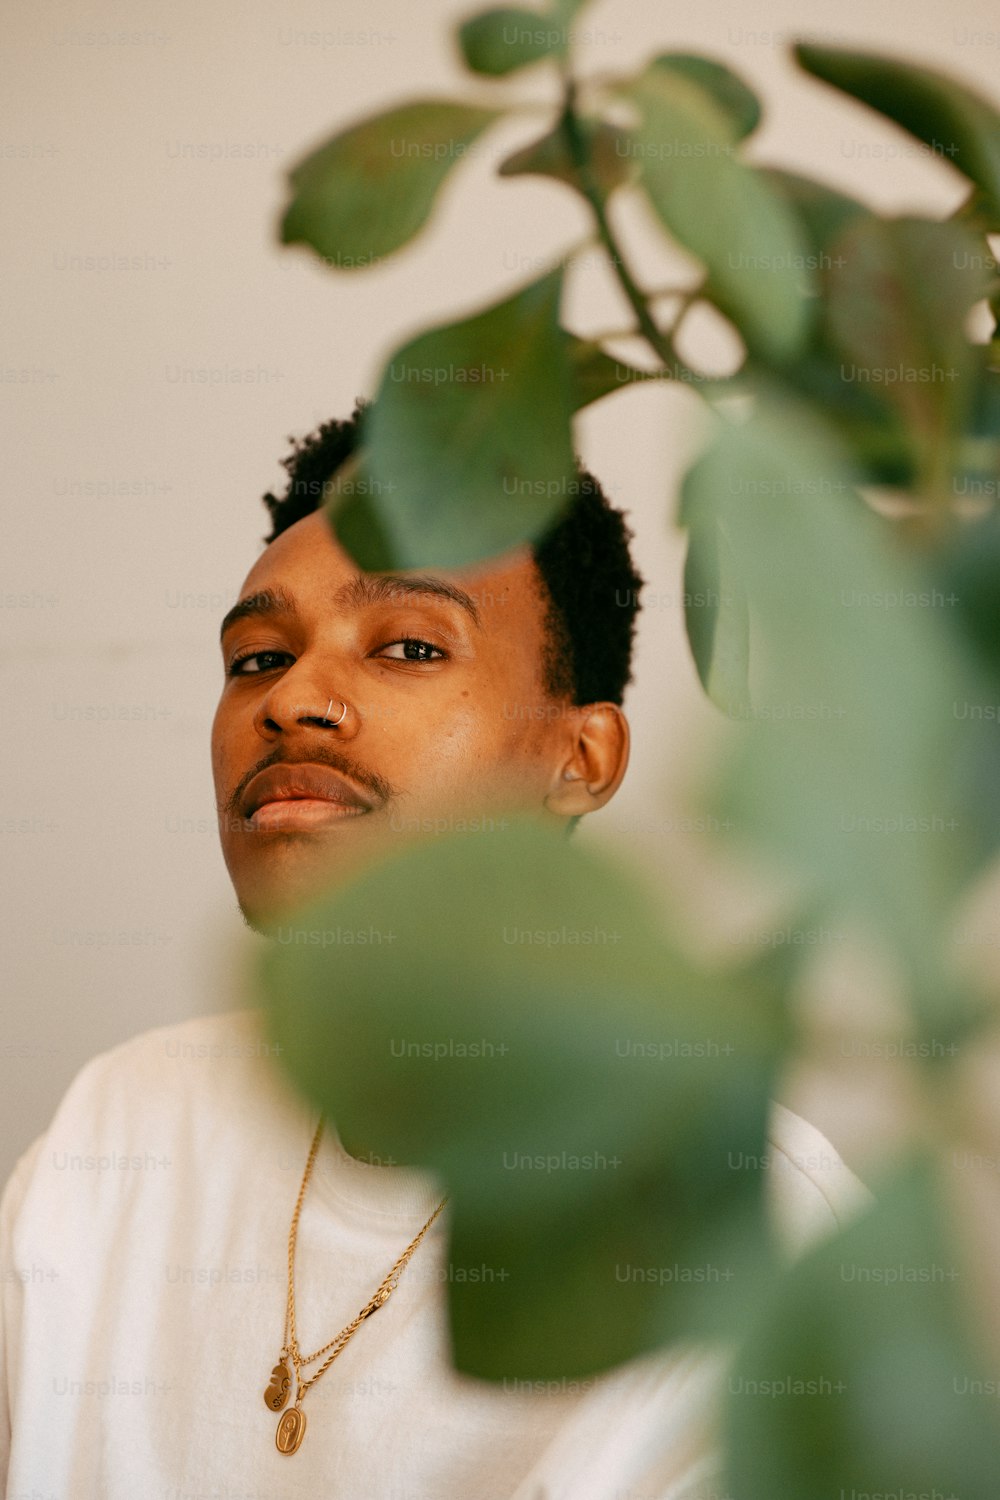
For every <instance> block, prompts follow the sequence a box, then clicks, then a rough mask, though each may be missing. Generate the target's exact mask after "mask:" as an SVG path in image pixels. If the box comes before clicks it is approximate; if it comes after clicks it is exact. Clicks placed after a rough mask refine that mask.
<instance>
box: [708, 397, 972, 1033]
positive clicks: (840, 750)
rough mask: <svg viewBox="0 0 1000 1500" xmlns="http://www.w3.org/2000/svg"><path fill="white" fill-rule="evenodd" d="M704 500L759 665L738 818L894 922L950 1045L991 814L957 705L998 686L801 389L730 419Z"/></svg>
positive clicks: (843, 898) (834, 895)
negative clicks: (984, 812)
mask: <svg viewBox="0 0 1000 1500" xmlns="http://www.w3.org/2000/svg"><path fill="white" fill-rule="evenodd" d="M684 506H685V512H686V513H687V514H696V513H698V511H700V512H701V513H702V514H703V515H706V516H707V515H710V514H712V513H713V510H717V512H718V514H719V515H720V517H721V519H722V520H723V521H724V523H725V527H726V531H727V534H728V536H729V540H730V543H731V545H732V548H733V551H734V552H735V554H736V556H737V558H738V559H739V566H740V571H741V574H742V576H743V578H744V580H745V583H746V590H747V597H748V599H749V606H750V618H751V621H752V640H751V650H752V652H753V658H754V660H755V662H756V663H757V669H756V670H755V673H754V678H753V683H752V701H753V707H752V710H751V711H750V713H749V715H748V723H747V732H746V734H745V735H744V736H743V737H742V739H741V742H740V744H739V747H738V754H737V755H736V756H735V758H734V760H733V763H732V765H731V766H730V768H729V771H728V772H727V776H726V780H725V790H724V793H723V794H722V795H721V796H720V802H719V811H720V814H721V815H723V816H729V817H731V818H733V819H734V821H735V822H736V824H737V826H738V827H739V828H740V829H741V831H742V834H743V836H744V837H746V838H749V839H750V840H752V841H753V842H754V843H755V844H756V845H757V847H758V848H760V849H762V850H767V851H770V852H771V853H773V854H776V855H778V856H780V857H781V858H782V859H783V860H784V862H785V863H786V864H788V865H790V866H791V867H792V868H793V869H795V870H796V871H797V872H798V875H799V878H800V879H803V880H806V881H807V882H809V887H810V889H812V890H813V892H814V893H815V894H816V895H817V896H822V899H823V900H824V902H826V903H832V904H833V905H834V906H835V907H837V908H839V909H840V910H841V911H850V912H854V913H855V914H856V915H859V916H860V917H861V918H862V920H863V921H865V922H866V923H873V924H874V925H875V927H876V930H877V931H878V932H879V933H880V934H881V935H882V937H883V939H884V940H885V941H887V942H889V943H890V944H892V945H893V948H894V950H895V954H896V958H897V960H898V962H899V963H900V964H901V966H902V967H903V969H904V971H905V973H906V976H907V980H908V981H909V983H910V986H911V990H910V999H911V1001H912V1004H913V1006H914V1008H915V1012H916V1015H917V1017H918V1020H919V1021H920V1023H921V1024H923V1025H924V1026H925V1027H928V1028H931V1029H933V1028H938V1030H937V1032H936V1034H937V1035H940V1034H941V1028H947V1027H948V1026H949V1025H951V1024H952V1022H953V1021H957V1018H956V1016H955V1009H954V1008H955V1005H956V1004H957V1002H956V999H955V996H954V993H953V985H952V983H951V982H949V981H948V979H947V978H946V973H945V968H946V965H945V960H944V957H943V952H942V939H943V933H944V931H945V924H946V923H947V921H948V917H949V913H950V912H951V910H952V909H953V907H954V903H955V901H956V899H957V896H958V893H959V891H960V890H961V889H962V887H963V885H964V883H965V881H966V880H967V879H968V878H969V877H970V875H971V874H972V873H973V872H974V870H975V869H976V867H977V863H978V860H979V857H980V848H979V841H978V837H977V835H976V831H975V829H974V827H973V826H972V824H971V821H970V819H972V818H974V817H975V814H974V812H973V811H972V810H971V809H970V808H969V807H968V805H967V803H964V802H962V801H956V800H955V797H954V789H952V795H951V796H949V792H948V789H947V788H946V787H945V786H944V785H943V784H942V775H941V767H942V766H943V765H947V764H949V763H950V761H951V760H952V759H953V758H954V757H955V755H956V754H957V747H958V745H959V743H960V740H961V736H962V729H961V725H960V723H959V721H958V720H957V719H956V717H955V714H954V710H953V704H954V702H955V701H956V700H958V701H963V700H969V699H972V700H973V701H974V700H975V698H976V696H977V691H978V689H979V688H981V684H980V683H979V682H978V680H977V678H976V675H975V672H974V671H973V669H972V667H971V665H970V663H969V662H968V660H967V658H966V656H965V654H964V652H963V650H962V644H961V637H960V634H959V633H958V631H957V630H956V628H955V621H954V619H953V618H952V606H951V605H950V604H949V603H948V601H947V599H945V598H943V597H940V596H939V595H935V593H934V587H933V579H931V578H930V577H929V576H928V574H927V573H926V572H925V571H924V570H922V569H921V568H920V567H919V566H918V565H917V563H916V561H915V560H913V559H911V558H909V557H908V556H907V555H906V554H905V553H904V552H903V551H902V550H901V549H899V548H897V547H896V546H895V544H894V542H893V540H892V538H891V533H890V530H889V527H888V525H887V523H886V522H885V521H883V520H882V519H881V518H879V517H877V516H875V515H874V514H873V513H872V512H871V511H870V510H869V509H868V508H867V507H866V506H865V505H864V504H863V503H862V501H861V500H860V497H859V496H858V495H857V494H856V492H855V491H854V489H853V472H852V468H851V465H850V462H849V459H848V457H847V455H846V453H845V451H844V449H843V448H842V446H841V445H840V444H838V442H837V441H836V439H835V438H834V436H833V433H832V432H831V430H830V429H829V428H828V427H827V426H826V425H825V424H824V423H823V422H822V420H821V419H820V418H819V417H818V416H817V415H816V414H815V412H813V411H811V410H810V409H809V407H808V406H807V405H806V404H805V403H802V404H801V405H798V406H797V405H796V403H795V401H794V398H793V397H792V396H791V395H790V394H789V393H788V392H787V390H786V389H784V388H783V389H781V390H780V391H776V390H772V389H769V388H767V387H765V386H763V385H762V386H761V387H760V389H759V391H758V396H757V400H756V406H755V410H754V413H753V415H752V417H751V418H750V419H749V420H747V421H744V422H742V423H740V424H736V423H725V424H721V425H720V436H719V438H718V439H717V441H716V442H715V444H714V445H713V446H712V447H710V448H709V449H708V451H707V453H706V454H705V455H704V457H702V458H701V459H700V460H699V462H698V463H697V464H696V465H695V467H694V468H693V469H692V470H691V471H690V472H689V473H688V475H687V477H686V479H685V483H684ZM734 716H737V715H736V714H734Z"/></svg>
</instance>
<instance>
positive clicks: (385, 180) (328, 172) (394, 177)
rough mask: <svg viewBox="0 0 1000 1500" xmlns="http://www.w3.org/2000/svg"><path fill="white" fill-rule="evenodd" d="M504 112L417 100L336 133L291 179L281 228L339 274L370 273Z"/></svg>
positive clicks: (289, 240)
mask: <svg viewBox="0 0 1000 1500" xmlns="http://www.w3.org/2000/svg"><path fill="white" fill-rule="evenodd" d="M503 113H504V111H503V110H499V109H483V108H481V107H480V106H478V105H471V104H455V103H452V102H450V101H448V100H442V99H428V100H419V101H416V102H414V103H412V104H403V105H400V106H399V107H398V108H396V109H391V110H388V111H387V112H385V113H384V114H378V115H371V116H369V118H368V119H365V120H362V121H360V123H359V124H357V125H352V126H351V127H350V128H349V129H348V130H345V131H341V132H340V133H339V134H337V135H335V136H334V137H333V138H332V139H331V140H329V141H327V142H326V144H325V145H323V146H321V147H320V148H319V149H318V150H317V151H314V152H312V153H311V155H309V156H307V157H306V158H305V160H304V161H301V162H300V163H299V164H298V166H297V167H295V168H294V170H293V171H292V172H291V174H290V181H291V185H292V188H293V190H294V191H293V195H292V199H291V202H290V203H289V205H288V208H287V209H286V211H285V216H284V219H283V220H282V225H281V238H282V241H283V242H284V243H285V244H286V245H287V244H294V243H296V242H300V241H301V242H302V243H304V244H307V245H309V246H311V248H312V249H313V250H315V251H317V252H318V254H320V255H321V256H323V258H324V259H325V260H326V261H327V263H328V264H329V265H332V266H334V267H336V268H338V269H341V270H351V269H354V268H357V267H363V266H370V265H371V264H372V263H373V262H374V261H377V260H380V259H382V258H383V257H384V256H387V255H391V254H392V253H393V251H395V250H398V249H399V248H400V247H401V246H402V245H405V244H406V243H407V242H408V241H409V240H411V239H412V238H413V236H414V235H415V234H416V233H417V232H418V230H420V229H421V228H422V227H423V225H424V224H425V223H426V222H427V219H428V217H429V216H430V213H431V209H432V208H433V206H434V200H435V198H436V197H437V195H438V192H439V191H440V189H441V186H442V184H443V183H444V181H445V178H446V177H447V176H448V173H449V172H450V171H451V170H452V168H453V167H454V166H455V165H456V164H457V163H458V162H460V161H462V160H463V158H464V157H465V156H466V155H468V154H469V152H470V150H471V149H472V147H473V144H474V142H475V140H476V139H477V137H478V136H480V135H481V134H482V132H483V131H484V130H485V129H486V128H487V126H489V125H492V124H493V122H494V121H495V120H498V119H500V117H501V116H502V115H503Z"/></svg>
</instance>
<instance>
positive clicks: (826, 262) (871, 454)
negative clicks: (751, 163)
mask: <svg viewBox="0 0 1000 1500" xmlns="http://www.w3.org/2000/svg"><path fill="white" fill-rule="evenodd" d="M761 170H762V175H763V176H764V177H766V179H767V181H768V182H769V183H770V184H771V186H772V187H774V188H775V190H776V191H778V192H781V193H782V194H783V195H784V196H785V198H786V199H787V200H788V202H789V203H790V204H791V205H792V207H793V208H794V210H795V212H796V214H797V215H798V217H799V222H800V223H801V224H802V227H803V229H804V231H805V233H806V235H807V237H808V239H809V243H810V249H811V254H810V268H811V269H812V270H813V271H814V272H815V275H816V287H817V296H818V299H819V300H818V303H817V312H816V317H815V318H814V321H813V327H812V332H811V336H810V339H809V343H808V346H807V347H806V349H804V350H803V351H802V353H801V354H800V355H799V357H798V359H797V360H796V362H795V366H794V372H793V373H792V375H791V381H792V383H793V385H794V388H795V390H796V392H797V393H798V394H799V395H802V396H807V397H809V398H810V399H811V400H813V401H814V402H816V404H817V406H818V407H819V408H820V409H821V410H822V413H823V416H824V417H825V418H826V420H827V421H828V422H830V423H832V424H833V425H835V427H836V428H837V431H838V433H839V435H840V437H841V438H842V439H843V440H844V442H845V443H846V444H847V445H848V447H849V451H850V453H851V456H852V458H853V459H854V461H855V463H856V465H857V468H858V473H859V476H860V477H861V478H862V479H863V480H864V481H865V482H867V483H869V484H879V485H890V486H893V487H895V488H899V489H906V488H909V487H910V486H911V485H912V484H913V483H915V481H916V476H917V468H916V454H915V445H914V443H913V442H912V441H911V439H910V437H909V436H908V434H907V431H906V429H905V427H904V425H903V422H902V419H901V417H900V414H899V412H898V411H897V410H896V409H895V408H894V407H893V405H892V404H891V403H889V402H887V401H886V400H885V398H884V388H883V387H882V386H875V387H873V386H872V385H870V384H865V383H863V382H860V381H857V380H845V379H844V378H843V373H842V351H841V350H840V349H838V348H837V347H835V346H834V344H833V343H832V341H831V336H830V329H829V311H830V305H829V297H828V296H827V295H826V289H827V286H828V284H829V281H830V279H831V277H833V276H835V275H837V273H838V272H839V271H840V270H842V268H843V267H844V266H845V265H846V258H845V255H844V253H843V250H842V248H841V247H840V246H839V245H838V243H837V242H838V239H839V238H840V236H841V235H842V233H843V232H844V231H845V230H846V229H847V228H848V227H849V226H851V225H854V224H856V223H859V222H861V221H872V222H874V223H880V222H881V221H880V220H878V219H876V216H875V215H874V214H873V213H872V212H871V210H870V209H868V208H866V207H865V205H864V204H863V203H860V202H858V200H857V199H855V198H851V197H850V196H849V195H848V194H846V193H841V192H839V191H838V190H837V189H835V188H831V187H829V186H827V184H825V183H820V182H816V181H814V180H813V179H811V178H808V177H801V176H799V175H798V174H797V173H794V172H786V171H783V170H781V169H780V168H777V167H764V168H762V169H761ZM759 363H760V361H754V360H752V359H751V360H749V361H748V362H747V367H746V369H747V373H748V374H749V373H750V372H751V370H752V369H753V367H754V365H755V364H759Z"/></svg>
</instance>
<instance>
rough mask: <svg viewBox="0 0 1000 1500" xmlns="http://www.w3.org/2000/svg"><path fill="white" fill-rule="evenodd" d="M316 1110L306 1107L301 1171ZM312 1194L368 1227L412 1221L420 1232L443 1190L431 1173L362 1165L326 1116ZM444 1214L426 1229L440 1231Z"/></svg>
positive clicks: (316, 1118)
mask: <svg viewBox="0 0 1000 1500" xmlns="http://www.w3.org/2000/svg"><path fill="white" fill-rule="evenodd" d="M318 1123H319V1111H318V1110H316V1109H315V1108H308V1107H306V1111H305V1115H304V1120H303V1128H302V1132H301V1139H302V1170H303V1171H305V1164H306V1159H307V1157H308V1155H309V1147H310V1145H311V1144H312V1139H313V1135H314V1134H315V1131H316V1126H317V1124H318ZM313 1190H315V1192H316V1194H317V1196H318V1197H321V1198H323V1199H325V1200H326V1202H327V1203H330V1204H334V1203H335V1204H338V1205H345V1204H346V1205H347V1206H348V1207H349V1208H350V1209H351V1210H353V1212H354V1213H355V1214H357V1215H358V1216H359V1217H363V1218H364V1219H365V1220H367V1221H368V1222H375V1223H378V1222H379V1221H380V1220H381V1221H384V1222H385V1223H386V1224H387V1225H394V1224H398V1223H400V1222H407V1223H409V1222H410V1221H412V1222H413V1223H414V1225H415V1227H416V1228H419V1227H420V1225H421V1224H423V1223H424V1222H425V1221H426V1220H427V1219H429V1218H430V1216H431V1214H432V1213H433V1212H434V1210H435V1209H436V1208H437V1206H438V1204H439V1203H440V1202H441V1199H442V1198H443V1197H444V1196H445V1189H444V1185H443V1184H442V1183H441V1182H440V1181H439V1179H438V1178H437V1177H436V1176H435V1175H434V1174H433V1173H431V1172H427V1171H425V1170H424V1169H422V1168H418V1167H409V1166H401V1165H399V1164H397V1163H390V1162H378V1161H366V1160H364V1159H363V1158H359V1157H355V1156H351V1155H350V1153H349V1152H348V1151H346V1150H345V1148H344V1144H343V1142H342V1141H341V1139H340V1136H339V1135H338V1133H337V1127H336V1125H335V1123H334V1121H333V1120H331V1119H330V1117H329V1116H326V1117H324V1122H323V1134H322V1136H321V1137H320V1143H319V1149H318V1151H317V1152H316V1160H315V1162H314V1163H313V1170H312V1176H311V1177H310V1179H309V1186H308V1188H307V1189H306V1193H307V1195H308V1194H309V1193H310V1192H312V1191H313ZM444 1217H445V1216H444V1214H442V1215H440V1216H439V1217H438V1219H436V1220H435V1222H434V1224H433V1225H432V1226H431V1228H430V1230H428V1234H432V1233H433V1232H434V1231H435V1230H436V1229H438V1228H439V1226H440V1225H441V1223H442V1222H443V1219H444Z"/></svg>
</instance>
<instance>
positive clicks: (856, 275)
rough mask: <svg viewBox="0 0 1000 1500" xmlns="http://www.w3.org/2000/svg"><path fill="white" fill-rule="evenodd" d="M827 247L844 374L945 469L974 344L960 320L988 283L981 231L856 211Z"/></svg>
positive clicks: (929, 465)
mask: <svg viewBox="0 0 1000 1500" xmlns="http://www.w3.org/2000/svg"><path fill="white" fill-rule="evenodd" d="M834 248H835V251H836V256H835V262H836V263H834V264H833V265H832V266H831V269H830V270H829V272H828V274H827V285H828V289H829V306H828V321H829V329H830V336H831V339H832V340H833V341H834V342H835V344H836V345H837V346H838V347H839V349H840V351H841V353H842V355H843V356H844V359H843V361H842V363H841V368H840V373H841V378H842V379H843V380H844V381H845V382H859V383H863V384H865V385H866V386H868V388H872V387H873V386H874V388H875V389H877V390H878V391H879V392H880V394H882V395H884V399H885V400H886V401H887V402H888V403H889V404H891V405H892V406H893V407H895V408H896V410H897V411H898V412H899V414H900V416H901V418H902V420H903V422H904V423H905V426H906V428H907V430H908V432H909V435H910V440H911V442H912V444H913V447H914V451H915V452H917V453H918V454H921V455H922V466H923V469H924V471H925V472H932V473H937V474H940V473H942V472H946V471H947V469H948V465H949V462H950V455H951V453H952V450H953V447H954V444H955V441H956V437H957V434H958V432H959V431H960V430H961V428H962V426H963V425H964V423H965V421H966V420H967V417H968V412H969V407H970V404H971V400H972V390H973V382H972V376H973V373H974V368H975V361H976V352H975V349H974V347H973V346H972V345H971V344H970V343H969V340H968V338H967V337H966V334H965V331H964V328H963V323H964V320H965V317H966V314H967V313H968V311H969V308H970V307H971V306H972V304H973V303H974V302H976V301H977V300H979V298H980V297H981V296H982V295H983V294H984V291H985V288H986V285H987V283H988V272H986V271H985V270H984V269H983V268H982V266H981V264H980V265H979V266H978V267H977V264H976V257H977V256H979V258H980V261H981V252H980V249H979V241H978V239H977V238H976V236H975V235H974V234H972V232H971V231H969V230H967V229H965V228H964V227H963V226H962V225H960V224H955V223H939V222H936V221H933V220H927V219H916V218H904V219H891V220H886V219H879V218H863V219H854V220H852V221H851V222H850V223H849V224H848V225H847V227H846V228H845V229H844V231H843V232H842V234H841V235H840V236H839V237H838V239H837V240H836V241H835V242H834ZM940 498H944V497H940Z"/></svg>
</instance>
